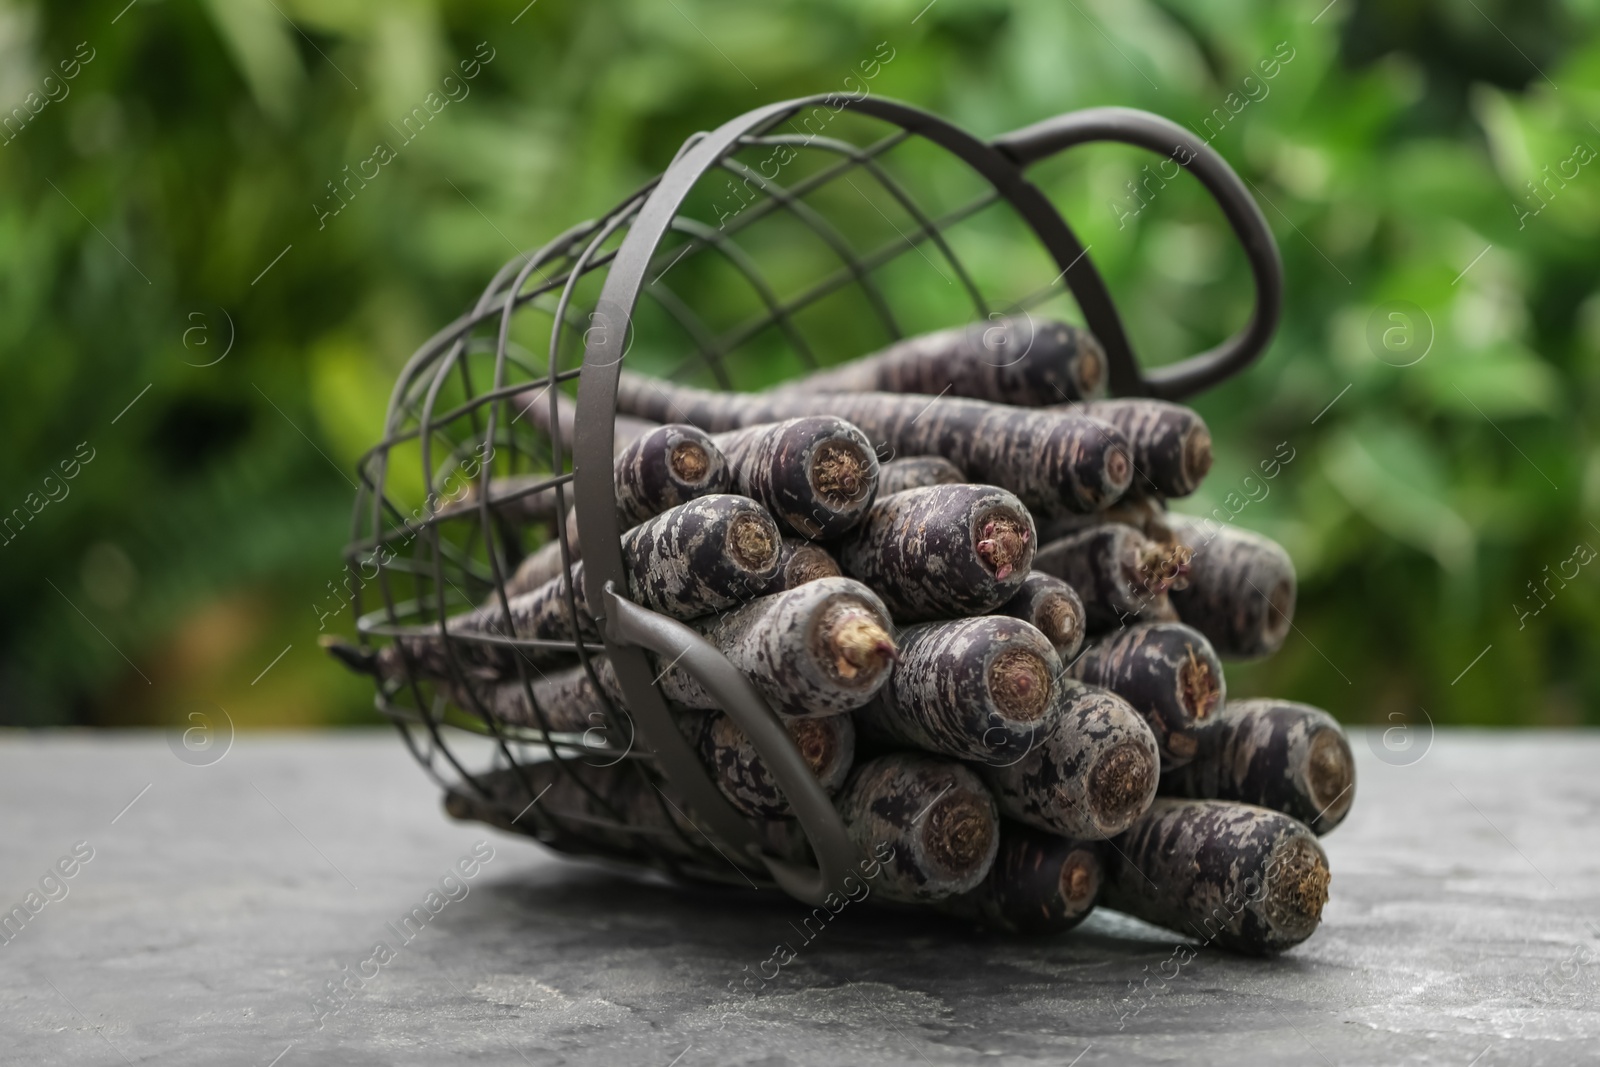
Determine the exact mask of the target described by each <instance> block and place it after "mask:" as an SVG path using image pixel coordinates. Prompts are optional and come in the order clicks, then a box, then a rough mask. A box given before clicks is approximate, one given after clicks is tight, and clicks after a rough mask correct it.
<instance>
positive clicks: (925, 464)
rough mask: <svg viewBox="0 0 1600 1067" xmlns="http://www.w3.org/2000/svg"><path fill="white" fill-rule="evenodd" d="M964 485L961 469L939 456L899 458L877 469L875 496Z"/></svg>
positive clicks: (964, 476) (964, 478)
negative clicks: (936, 486)
mask: <svg viewBox="0 0 1600 1067" xmlns="http://www.w3.org/2000/svg"><path fill="white" fill-rule="evenodd" d="M964 481H967V476H966V475H964V474H962V473H961V468H960V467H957V466H956V465H955V464H954V463H951V462H950V461H949V460H947V459H945V458H944V457H943V456H903V457H901V458H900V459H891V460H890V461H889V462H887V463H884V464H882V465H880V466H879V467H878V495H879V496H888V495H889V494H890V493H899V492H902V491H904V490H906V489H921V488H922V487H923V486H925V485H956V484H958V483H960V482H964Z"/></svg>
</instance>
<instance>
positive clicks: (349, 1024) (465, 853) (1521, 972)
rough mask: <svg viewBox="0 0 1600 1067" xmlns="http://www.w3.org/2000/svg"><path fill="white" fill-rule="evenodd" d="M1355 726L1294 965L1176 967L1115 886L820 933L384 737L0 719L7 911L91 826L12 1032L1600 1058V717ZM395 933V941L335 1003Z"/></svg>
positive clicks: (242, 1047) (835, 1051) (964, 1060)
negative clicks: (1054, 927) (557, 832)
mask: <svg viewBox="0 0 1600 1067" xmlns="http://www.w3.org/2000/svg"><path fill="white" fill-rule="evenodd" d="M1353 743H1354V747H1355V751H1356V754H1357V757H1358V759H1359V763H1360V770H1359V775H1360V777H1359V784H1358V793H1357V799H1356V804H1355V809H1354V811H1353V812H1352V814H1351V815H1350V817H1349V819H1348V820H1347V821H1346V823H1345V824H1344V825H1343V826H1342V827H1340V828H1339V829H1338V830H1337V831H1335V832H1334V833H1333V834H1331V835H1330V836H1329V837H1328V838H1326V839H1325V844H1326V846H1327V850H1328V854H1329V858H1330V862H1331V866H1332V869H1333V884H1332V899H1331V900H1330V902H1329V904H1328V908H1327V911H1326V913H1325V922H1324V924H1323V926H1322V929H1321V930H1320V931H1319V932H1318V933H1317V934H1316V935H1315V936H1314V937H1313V938H1312V939H1311V940H1310V941H1308V942H1307V943H1305V944H1304V945H1301V946H1300V947H1299V948H1297V949H1295V950H1294V951H1292V952H1290V953H1288V954H1287V955H1285V956H1282V957H1280V958H1277V959H1273V960H1255V959H1238V958H1233V957H1229V956H1227V955H1225V954H1223V953H1221V952H1218V951H1215V950H1205V951H1202V952H1200V953H1199V954H1198V955H1197V956H1196V957H1195V958H1194V959H1193V960H1192V962H1189V963H1188V964H1187V965H1186V966H1183V967H1182V968H1178V967H1177V966H1176V965H1174V964H1173V963H1171V962H1170V961H1171V960H1172V959H1173V956H1174V952H1173V949H1174V944H1175V939H1174V938H1173V937H1172V936H1171V935H1168V934H1164V933H1162V932H1161V931H1159V930H1156V929H1154V928H1153V927H1149V926H1145V925H1143V924H1140V923H1136V922H1133V921H1131V920H1127V919H1124V918H1121V917H1119V916H1115V915H1112V914H1110V913H1108V912H1100V913H1098V914H1096V915H1095V916H1093V917H1091V919H1090V920H1089V922H1088V923H1086V924H1085V925H1084V926H1083V927H1081V928H1080V929H1079V930H1077V931H1075V932H1074V933H1072V934H1070V935H1067V936H1065V937H1062V938H1058V939H1054V940H1048V941H1035V942H1032V943H1029V942H1021V941H1015V940H1010V941H1007V940H996V939H991V938H985V937H980V936H975V935H972V934H969V933H967V932H965V931H963V930H961V929H952V928H951V927H949V926H946V925H943V924H942V923H940V922H936V921H924V920H920V919H917V918H906V917H900V916H896V915H890V914H884V913H880V912H874V911H872V910H870V909H868V908H861V909H858V910H852V908H846V909H845V911H844V912H843V913H842V914H841V915H840V916H839V918H838V919H836V920H835V921H834V922H833V923H831V924H830V925H829V926H828V927H827V928H826V929H825V930H824V931H823V932H822V933H821V934H820V935H819V936H817V937H816V938H815V939H814V940H813V941H811V942H810V943H809V944H802V941H803V939H802V938H801V937H800V936H799V934H798V933H797V930H796V926H797V925H798V923H799V921H800V919H801V917H802V915H803V914H804V909H802V908H801V907H800V906H799V905H797V904H794V903H792V902H788V901H786V900H785V899H783V898H781V897H779V896H778V895H776V894H775V893H771V892H765V893H754V892H750V891H744V892H731V891H728V892H721V891H713V892H710V893H706V892H703V891H693V890H685V889H679V888H674V887H672V886H668V885H664V884H661V883H659V882H655V881H651V880H645V879H634V878H629V877H624V876H618V875H614V874H611V873H607V872H604V871H598V870H596V869H594V868H592V867H588V866H584V865H580V864H577V863H573V862H570V861H567V860H563V859H558V858H555V857H553V856H551V855H550V854H547V853H545V852H544V851H542V850H540V849H539V848H537V847H536V846H533V845H530V844H527V843H524V842H522V841H520V840H514V839H510V838H507V837H504V836H502V835H500V834H498V833H495V832H494V831H489V830H480V829H478V828H476V827H473V826H467V825H460V824H454V823H451V822H449V821H447V820H446V819H445V818H444V817H443V815H442V814H441V812H440V809H439V805H438V801H437V797H436V796H435V795H434V793H433V790H432V788H431V786H430V785H429V783H428V782H427V780H426V779H425V778H424V777H423V776H422V774H421V772H420V771H418V770H417V769H416V767H415V766H414V765H413V764H412V763H411V761H410V757H409V756H408V755H407V754H406V752H405V750H404V748H403V747H402V746H401V745H400V743H399V741H398V740H397V739H396V738H395V737H394V736H393V735H392V734H389V733H371V734H367V733H360V734H345V735H332V736H329V735H323V736H317V737H311V736H298V735H288V736H282V735H279V736H272V735H255V736H248V735H247V736H242V737H240V738H239V739H238V740H237V741H236V742H235V743H234V744H233V746H232V749H231V750H230V751H228V752H227V754H226V755H225V756H224V757H223V758H221V759H220V760H217V761H216V762H215V763H212V764H210V765H208V766H194V765H190V764H189V763H185V762H183V761H181V760H180V759H178V758H177V756H175V755H174V752H173V750H172V748H171V747H170V746H169V744H168V738H166V737H165V736H163V735H159V734H155V735H138V734H135V735H121V736H85V735H66V734H56V735H51V734H45V735H22V734H12V735H9V736H7V735H0V826H3V831H4V832H3V833H0V902H3V906H4V907H5V908H6V909H7V910H9V909H10V908H11V907H12V906H13V905H16V904H22V903H23V902H24V901H25V898H26V897H27V894H28V893H29V892H30V890H34V891H38V888H39V883H40V881H41V879H43V878H45V876H46V875H47V874H48V872H49V871H51V870H52V869H53V868H54V866H55V865H56V863H57V862H58V860H61V859H62V858H63V857H71V856H72V854H73V850H74V848H75V847H76V848H77V850H78V853H79V855H80V856H81V855H83V854H86V853H87V852H88V850H91V849H92V858H91V859H89V860H88V861H87V862H80V863H78V865H77V866H76V868H75V873H74V874H73V876H72V877H71V878H66V879H61V880H59V881H47V884H46V886H45V888H47V889H49V890H50V892H51V895H52V896H54V897H58V898H59V899H54V900H49V901H48V902H47V903H45V904H44V906H43V907H42V908H40V909H39V911H38V912H37V914H34V915H32V917H31V918H30V919H29V920H28V922H27V923H26V924H25V925H23V926H22V928H21V929H20V930H19V931H17V932H16V933H15V934H14V935H8V936H10V940H9V941H8V942H6V943H4V944H0V960H3V966H0V1057H4V1062H6V1063H12V1062H15V1063H18V1064H28V1065H31V1067H46V1065H53V1064H122V1063H153V1064H154V1063H159V1064H164V1065H177V1064H207V1065H211V1064H258V1065H261V1067H266V1065H268V1064H277V1065H279V1067H298V1065H302V1064H335V1063H337V1064H352V1065H362V1064H430V1065H431V1064H439V1063H446V1062H471V1063H474V1064H513V1065H514V1064H523V1063H532V1064H541V1065H542V1064H558V1063H559V1064H605V1065H624V1067H628V1065H634V1064H638V1065H660V1067H666V1065H669V1064H672V1065H677V1067H697V1065H703V1064H761V1065H778V1064H827V1065H834V1064H858V1063H859V1064H890V1063H893V1064H940V1065H942V1064H995V1065H1011V1064H1036V1063H1037V1064H1060V1065H1065V1064H1074V1063H1076V1064H1079V1065H1081V1067H1091V1065H1094V1064H1112V1063H1115V1064H1126V1063H1141V1064H1142V1063H1172V1064H1198V1063H1216V1064H1254V1063H1261V1064H1279V1063H1303V1064H1321V1063H1326V1064H1329V1065H1334V1064H1339V1065H1343V1064H1368V1063H1385V1064H1399V1063H1405V1064H1411V1063H1419V1064H1420V1063H1429V1064H1434V1063H1437V1064H1453V1065H1457V1067H1469V1065H1470V1067H1503V1065H1508V1064H1563V1063H1595V1062H1600V775H1597V774H1596V771H1595V768H1596V767H1600V735H1595V734H1490V733H1447V732H1441V733H1440V734H1439V735H1438V736H1437V737H1436V738H1435V739H1434V740H1433V742H1432V745H1431V748H1429V749H1428V750H1427V751H1426V754H1425V755H1424V756H1423V757H1422V758H1421V759H1420V760H1416V761H1415V762H1411V763H1409V764H1408V765H1404V766H1400V765H1394V764H1392V763H1385V762H1382V761H1380V760H1379V759H1377V758H1375V756H1374V753H1373V751H1372V746H1371V745H1369V744H1368V743H1367V741H1366V740H1365V739H1364V738H1362V737H1359V736H1358V737H1356V738H1353ZM1417 751H1420V748H1419V749H1414V750H1413V752H1412V753H1411V757H1414V756H1415V755H1416V752H1417ZM1391 758H1392V757H1391ZM1408 758H1410V757H1408ZM130 802H132V803H131V806H130ZM482 841H487V842H488V845H487V846H484V845H478V844H477V843H478V842H482ZM80 843H86V844H80ZM475 847H476V848H477V849H478V850H479V854H480V855H482V854H485V853H486V852H487V851H488V849H489V848H492V849H493V858H492V859H490V860H488V861H487V862H485V863H482V864H481V866H480V867H479V869H478V870H477V871H476V873H475V875H474V876H473V877H471V878H468V879H463V880H462V881H461V882H460V883H459V885H458V884H457V883H451V882H447V883H446V888H448V889H450V890H451V893H450V896H451V897H455V898H458V899H445V898H444V897H437V898H435V900H436V902H442V906H441V907H440V908H439V910H438V913H437V915H436V916H435V917H433V918H432V919H431V921H430V922H429V923H428V925H427V926H426V927H424V928H422V929H421V930H420V932H416V933H415V934H414V936H412V938H411V940H410V941H409V943H407V942H404V941H402V940H401V938H399V937H397V936H396V935H395V933H394V930H393V927H392V926H391V925H390V924H397V923H398V921H399V920H400V918H401V917H402V916H403V915H405V914H406V913H408V912H409V911H411V909H412V908H413V907H415V906H418V905H424V904H426V903H427V902H428V901H427V897H428V894H429V892H430V891H437V889H438V887H439V883H440V879H441V878H442V877H443V876H444V875H445V874H446V873H447V872H448V871H450V870H451V869H452V868H453V867H454V866H455V865H456V863H457V861H458V860H461V859H463V858H470V857H471V856H472V853H473V850H474V848H475ZM66 866H67V867H68V868H72V867H73V864H72V863H71V862H69V863H68V864H67V865H66ZM463 886H464V887H465V896H462V895H461V894H462V891H463V890H462V888H461V887H463ZM63 891H64V892H65V894H66V895H65V896H62V893H63ZM35 899H36V900H38V899H45V898H44V896H43V894H41V896H40V897H38V898H35ZM792 923H793V924H795V925H791V924H792ZM408 932H409V931H408ZM379 941H383V942H385V943H386V944H388V945H390V946H394V947H395V948H394V953H393V958H392V959H389V960H387V961H385V962H384V963H383V965H382V966H377V965H368V966H367V968H366V969H367V972H368V973H369V974H370V973H372V971H373V970H376V972H377V973H376V976H375V977H372V978H371V979H370V980H367V981H365V983H364V985H362V986H361V988H357V989H355V990H354V991H353V992H352V993H350V994H349V995H348V997H347V998H346V1000H345V1001H344V1002H343V1003H342V1004H341V1005H340V1006H339V1009H338V1010H337V1011H331V1010H329V1005H330V1002H324V1003H323V1005H322V1007H321V1008H320V1009H319V1008H317V1007H316V1006H315V1000H316V998H317V997H318V996H319V994H320V993H321V991H322V989H323V987H324V986H325V984H326V983H327V982H328V981H329V980H330V979H341V978H342V977H343V976H344V974H345V973H347V972H346V971H344V970H343V968H346V967H348V968H350V971H351V972H357V971H360V970H361V969H362V965H363V961H366V960H368V959H370V958H372V957H373V955H374V946H375V944H376V943H377V942H379ZM782 941H788V942H789V943H790V944H791V945H793V946H796V947H797V948H798V956H797V958H796V959H795V960H794V961H793V962H792V963H790V964H789V965H788V966H787V967H785V968H784V969H783V970H782V973H781V974H780V975H779V977H777V978H776V979H775V980H773V981H772V982H769V983H768V984H767V985H766V986H765V988H764V989H762V991H761V992H760V993H758V994H752V993H748V992H735V991H733V989H731V988H730V983H731V982H732V981H733V980H734V979H736V978H742V977H744V976H745V975H746V974H749V973H754V972H755V971H756V970H757V969H758V967H759V965H760V964H761V962H762V961H764V960H766V959H768V958H769V957H770V956H771V955H772V952H773V947H774V946H775V945H776V944H777V943H778V942H782ZM745 968H749V970H748V971H746V970H745ZM1174 971H1176V972H1177V973H1176V974H1175V975H1174V973H1173V972H1174ZM351 984H352V986H353V985H355V983H351ZM319 1021H320V1027H319Z"/></svg>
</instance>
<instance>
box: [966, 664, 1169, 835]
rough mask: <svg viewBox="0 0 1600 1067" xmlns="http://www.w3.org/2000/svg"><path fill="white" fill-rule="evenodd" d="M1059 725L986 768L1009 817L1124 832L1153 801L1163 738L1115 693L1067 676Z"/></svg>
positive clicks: (1039, 824)
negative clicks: (1010, 759) (1158, 741)
mask: <svg viewBox="0 0 1600 1067" xmlns="http://www.w3.org/2000/svg"><path fill="white" fill-rule="evenodd" d="M1060 685H1061V689H1062V698H1061V699H1062V710H1061V712H1060V714H1059V716H1058V717H1057V720H1056V728H1055V729H1054V730H1052V731H1050V732H1049V733H1041V735H1040V736H1039V737H1038V739H1037V740H1036V742H1035V743H1034V746H1033V748H1032V749H1031V750H1029V752H1028V753H1027V755H1025V756H1023V757H1022V758H1021V759H1019V760H1016V761H1014V762H1011V763H1009V764H993V763H990V764H985V765H983V766H981V767H979V772H980V773H981V774H982V775H983V779H984V781H986V782H987V783H988V784H989V787H990V789H991V790H993V792H994V798H995V802H996V803H997V804H998V805H999V806H1000V811H1001V813H1002V814H1004V815H1006V816H1007V817H1008V818H1012V819H1016V820H1018V821H1019V822H1023V823H1026V824H1028V825H1029V826H1032V827H1035V828H1036V829H1040V830H1044V831H1047V832H1049V833H1054V834H1061V835H1063V836H1065V837H1074V838H1079V839H1082V840H1085V841H1100V840H1104V839H1105V838H1108V837H1111V836H1113V835H1115V834H1119V833H1121V832H1122V831H1123V830H1125V829H1126V828H1127V827H1128V825H1129V824H1130V823H1132V821H1133V820H1134V819H1135V818H1137V817H1138V815H1139V813H1141V812H1142V811H1144V809H1145V808H1146V807H1148V806H1149V804H1150V800H1151V798H1153V797H1154V796H1155V793H1156V782H1157V779H1158V777H1159V775H1160V759H1161V757H1160V753H1159V751H1158V750H1157V748H1156V739H1155V737H1154V735H1153V734H1151V732H1150V727H1149V726H1148V725H1146V724H1145V722H1144V720H1143V719H1142V718H1141V717H1140V716H1139V713H1138V712H1136V711H1134V709H1133V708H1132V707H1130V706H1129V705H1128V702H1127V701H1125V700H1123V699H1122V698H1121V697H1119V696H1117V695H1116V694H1115V693H1110V692H1107V691H1106V690H1104V689H1097V688H1095V687H1093V686H1088V685H1084V684H1082V683H1081V682H1075V681H1073V680H1072V679H1062V680H1061V683H1060Z"/></svg>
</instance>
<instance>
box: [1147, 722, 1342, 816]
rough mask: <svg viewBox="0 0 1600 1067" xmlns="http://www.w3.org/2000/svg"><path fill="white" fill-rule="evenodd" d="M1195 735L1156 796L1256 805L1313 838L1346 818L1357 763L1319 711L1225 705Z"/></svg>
mask: <svg viewBox="0 0 1600 1067" xmlns="http://www.w3.org/2000/svg"><path fill="white" fill-rule="evenodd" d="M1194 735H1195V739H1196V740H1197V741H1198V743H1199V748H1198V750H1197V751H1196V752H1195V756H1194V759H1193V760H1192V761H1191V762H1190V763H1189V764H1188V765H1187V766H1184V767H1180V768H1179V769H1177V770H1175V771H1172V772H1170V773H1168V774H1164V775H1162V777H1161V793H1162V795H1164V796H1175V797H1193V798H1196V799H1202V798H1204V799H1215V800H1238V801H1243V802H1244V803H1246V804H1257V805H1260V806H1261V807H1263V808H1271V809H1272V810H1273V811H1281V812H1283V813H1284V814H1285V815H1289V816H1292V817H1293V818H1296V819H1299V820H1300V821H1301V822H1303V823H1305V824H1306V825H1307V826H1309V827H1310V828H1311V829H1312V831H1313V832H1315V833H1317V834H1319V835H1320V834H1325V833H1327V832H1328V831H1329V830H1332V829H1333V828H1334V827H1335V826H1338V825H1339V823H1340V822H1342V821H1343V820H1344V817H1345V815H1347V814H1348V813H1349V811H1350V804H1351V802H1352V801H1353V800H1354V799H1355V786H1356V767H1355V757H1354V756H1353V755H1352V754H1351V752H1350V742H1349V741H1348V740H1346V739H1345V736H1344V731H1343V730H1342V729H1340V727H1339V723H1338V720H1336V719H1335V718H1334V717H1333V716H1332V715H1329V714H1328V713H1327V712H1325V711H1323V710H1321V709H1320V708H1314V707H1312V706H1311V705H1309V704H1296V703H1293V702H1291V701H1287V700H1271V699H1264V700H1231V701H1229V702H1228V704H1227V706H1226V707H1224V708H1223V709H1222V711H1221V713H1220V714H1217V715H1214V716H1212V717H1211V719H1209V720H1208V721H1207V722H1205V723H1204V724H1202V725H1201V726H1199V727H1198V728H1196V730H1195V734H1194Z"/></svg>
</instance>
